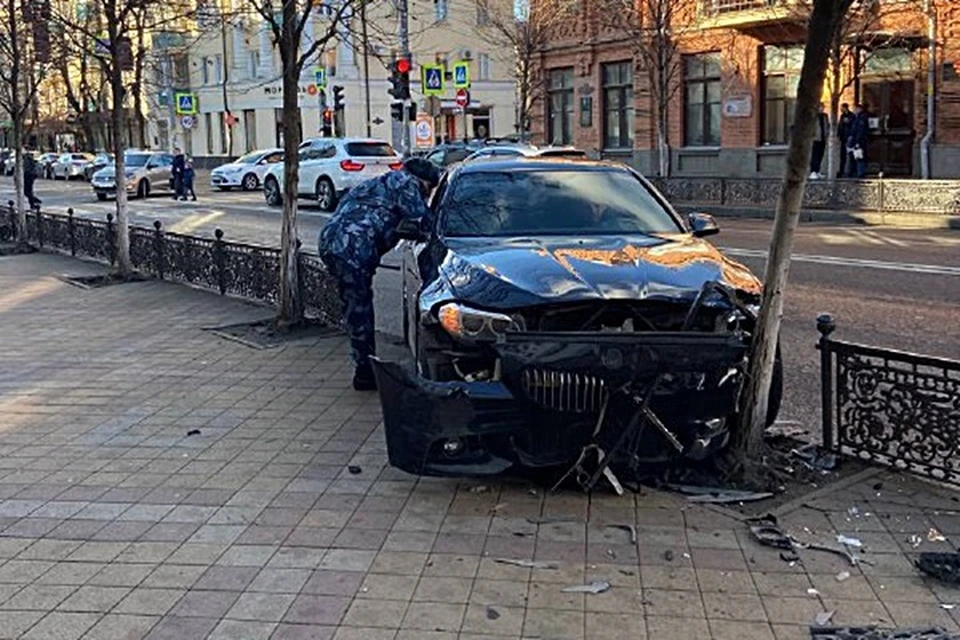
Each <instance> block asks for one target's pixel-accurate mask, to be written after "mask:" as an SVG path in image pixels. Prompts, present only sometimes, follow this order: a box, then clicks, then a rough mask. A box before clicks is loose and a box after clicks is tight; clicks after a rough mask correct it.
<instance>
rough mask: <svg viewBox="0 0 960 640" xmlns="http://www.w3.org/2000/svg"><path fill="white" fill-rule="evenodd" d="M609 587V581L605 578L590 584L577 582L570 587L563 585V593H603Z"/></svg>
mask: <svg viewBox="0 0 960 640" xmlns="http://www.w3.org/2000/svg"><path fill="white" fill-rule="evenodd" d="M608 589H610V583H609V582H607V581H605V580H598V581H596V582H591V583H590V584H578V585H574V586H572V587H564V588H563V592H564V593H592V594H594V595H596V594H599V593H603V592H604V591H607V590H608Z"/></svg>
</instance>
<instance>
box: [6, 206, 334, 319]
mask: <svg viewBox="0 0 960 640" xmlns="http://www.w3.org/2000/svg"><path fill="white" fill-rule="evenodd" d="M16 230H17V217H16V214H15V212H14V207H13V203H9V205H8V207H7V212H6V215H3V216H0V240H12V239H14V238H15V237H16ZM27 237H28V238H29V239H30V240H31V242H34V243H36V244H37V245H39V246H40V247H41V248H50V249H56V250H58V251H63V252H66V253H69V254H70V255H72V256H77V257H83V258H92V259H94V260H99V261H103V262H108V263H110V264H111V265H113V264H114V263H115V262H116V256H117V251H116V224H115V222H114V218H113V214H107V219H106V220H105V221H102V220H91V219H89V218H82V217H78V216H75V215H74V213H73V210H72V209H68V210H67V214H66V215H62V214H56V213H50V212H39V211H31V212H30V213H29V214H27ZM130 260H131V262H132V263H133V267H134V269H136V270H137V271H138V272H139V273H140V274H142V275H149V276H153V277H155V278H159V279H160V280H171V281H174V282H183V283H186V284H190V285H193V286H197V287H201V288H204V289H211V290H213V291H217V292H219V293H220V294H221V295H231V296H237V297H241V298H248V299H253V300H258V301H261V302H266V303H268V304H276V303H277V302H278V301H279V299H280V250H279V249H276V248H273V247H262V246H257V245H253V244H245V243H239V242H228V241H227V240H224V233H223V231H222V230H220V229H217V230H216V231H215V232H214V237H212V238H203V237H199V236H193V235H188V234H181V233H169V232H166V231H164V230H163V225H162V224H161V223H160V221H159V220H157V221H156V222H154V223H153V227H152V228H149V227H139V226H135V225H131V226H130ZM299 267H300V269H299V271H300V290H301V294H302V295H303V298H304V301H305V306H306V309H307V312H308V315H310V316H312V317H315V318H317V319H319V320H322V321H323V322H326V323H329V324H335V323H337V322H339V319H340V302H339V297H338V295H337V286H336V283H335V282H334V281H333V279H332V278H331V277H330V276H329V274H328V273H327V271H326V268H325V267H324V266H323V263H321V262H320V260H319V259H318V258H316V257H314V256H308V255H305V254H303V253H301V254H299Z"/></svg>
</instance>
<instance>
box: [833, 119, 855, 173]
mask: <svg viewBox="0 0 960 640" xmlns="http://www.w3.org/2000/svg"><path fill="white" fill-rule="evenodd" d="M855 117H856V116H854V115H853V111H850V105H849V104H847V103H846V102H844V103H843V104H842V105H840V119H839V120H840V121H839V122H838V123H837V140H838V141H839V142H840V169H839V170H838V171H837V177H838V178H846V177H847V163H848V162H852V160H851V158H850V152H849V151H848V150H847V138H848V137H849V136H850V128H851V127H852V126H853V119H854V118H855Z"/></svg>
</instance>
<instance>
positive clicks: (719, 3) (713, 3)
mask: <svg viewBox="0 0 960 640" xmlns="http://www.w3.org/2000/svg"><path fill="white" fill-rule="evenodd" d="M783 4H786V0H703V2H702V3H701V5H700V7H701V11H702V12H703V14H704V15H706V16H719V15H724V14H728V13H736V12H737V11H753V10H756V9H769V8H770V7H776V6H780V5H783Z"/></svg>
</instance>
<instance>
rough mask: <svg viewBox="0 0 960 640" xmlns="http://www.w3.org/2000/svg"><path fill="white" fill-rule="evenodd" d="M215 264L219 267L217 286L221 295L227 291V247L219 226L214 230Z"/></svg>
mask: <svg viewBox="0 0 960 640" xmlns="http://www.w3.org/2000/svg"><path fill="white" fill-rule="evenodd" d="M213 236H214V240H213V264H214V266H215V267H216V269H217V287H218V288H219V289H220V295H226V293H227V249H226V244H225V243H224V241H223V229H221V228H219V227H217V228H216V229H215V230H214V231H213Z"/></svg>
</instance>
